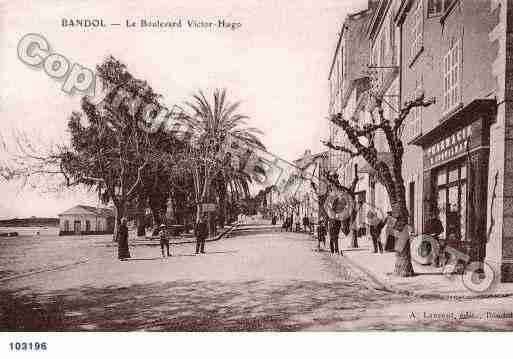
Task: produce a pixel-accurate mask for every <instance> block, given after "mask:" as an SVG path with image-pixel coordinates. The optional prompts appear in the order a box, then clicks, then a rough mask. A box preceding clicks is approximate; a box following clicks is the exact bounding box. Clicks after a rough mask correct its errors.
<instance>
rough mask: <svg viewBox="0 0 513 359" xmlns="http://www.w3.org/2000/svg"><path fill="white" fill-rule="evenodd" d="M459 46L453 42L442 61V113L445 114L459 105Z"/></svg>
mask: <svg viewBox="0 0 513 359" xmlns="http://www.w3.org/2000/svg"><path fill="white" fill-rule="evenodd" d="M460 51H461V45H460V42H459V41H455V42H454V43H453V45H452V46H451V48H450V49H449V52H448V53H447V55H445V56H444V60H443V66H444V68H443V71H444V96H443V98H444V111H445V112H447V111H449V110H451V109H452V108H454V107H455V106H456V105H458V104H459V103H460V70H461V54H460Z"/></svg>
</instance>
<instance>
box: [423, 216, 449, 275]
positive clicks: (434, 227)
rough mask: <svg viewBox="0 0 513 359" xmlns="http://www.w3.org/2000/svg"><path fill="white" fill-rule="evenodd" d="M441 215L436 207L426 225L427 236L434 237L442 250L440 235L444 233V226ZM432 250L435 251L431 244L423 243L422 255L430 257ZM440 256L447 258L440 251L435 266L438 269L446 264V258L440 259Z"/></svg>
mask: <svg viewBox="0 0 513 359" xmlns="http://www.w3.org/2000/svg"><path fill="white" fill-rule="evenodd" d="M439 213H440V212H439V210H438V207H434V208H433V209H432V210H431V216H430V218H429V220H428V222H427V223H426V230H425V232H426V234H428V235H430V236H431V237H433V239H434V240H435V241H436V242H438V244H439V248H440V234H442V232H443V231H444V226H443V224H442V221H440V218H439ZM440 249H441V248H440ZM432 250H433V248H431V244H430V243H429V242H422V247H421V252H422V255H425V256H427V255H429V253H431V251H432ZM440 255H442V256H444V257H445V254H442V250H440V253H439V255H438V256H437V257H436V258H434V265H435V266H436V267H439V266H440V265H441V264H444V263H442V262H443V259H445V258H440Z"/></svg>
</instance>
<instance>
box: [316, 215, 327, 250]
mask: <svg viewBox="0 0 513 359" xmlns="http://www.w3.org/2000/svg"><path fill="white" fill-rule="evenodd" d="M326 232H327V230H326V221H325V220H324V219H323V218H321V219H320V220H319V225H318V226H317V240H318V242H319V246H318V248H319V251H320V250H321V242H322V245H323V247H326Z"/></svg>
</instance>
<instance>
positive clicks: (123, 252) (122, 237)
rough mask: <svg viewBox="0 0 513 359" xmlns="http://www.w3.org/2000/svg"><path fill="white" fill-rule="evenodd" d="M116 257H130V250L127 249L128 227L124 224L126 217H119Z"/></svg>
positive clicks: (122, 258) (123, 258) (121, 258)
mask: <svg viewBox="0 0 513 359" xmlns="http://www.w3.org/2000/svg"><path fill="white" fill-rule="evenodd" d="M118 258H119V259H120V260H122V261H123V260H125V259H127V258H130V251H129V249H128V227H127V225H126V218H123V219H121V224H120V225H119V228H118Z"/></svg>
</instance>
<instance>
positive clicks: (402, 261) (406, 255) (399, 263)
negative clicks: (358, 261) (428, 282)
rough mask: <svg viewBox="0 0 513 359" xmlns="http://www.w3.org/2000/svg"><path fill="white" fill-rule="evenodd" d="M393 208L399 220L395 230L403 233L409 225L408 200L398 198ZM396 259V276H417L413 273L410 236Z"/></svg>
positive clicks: (394, 214)
mask: <svg viewBox="0 0 513 359" xmlns="http://www.w3.org/2000/svg"><path fill="white" fill-rule="evenodd" d="M401 197H402V198H401ZM391 206H392V215H393V216H394V217H395V218H396V219H397V222H396V223H395V226H394V229H395V230H397V231H398V232H401V231H403V230H404V227H405V226H407V225H408V210H407V208H406V200H405V198H404V196H400V198H398V199H397V200H396V201H395V202H393V203H391ZM396 244H397V239H396ZM395 259H396V260H395V268H394V274H395V275H397V276H399V277H411V276H413V275H415V272H414V271H413V265H412V263H411V252H410V238H409V236H408V239H407V240H406V243H404V245H403V246H402V248H400V250H399V251H397V250H396V255H395Z"/></svg>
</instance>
